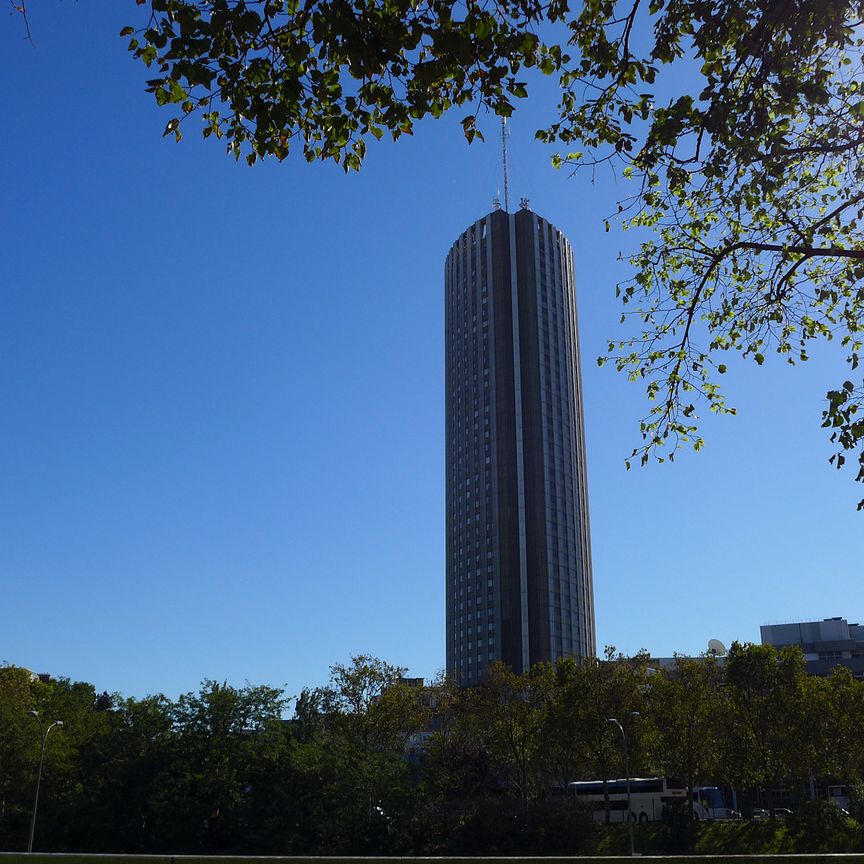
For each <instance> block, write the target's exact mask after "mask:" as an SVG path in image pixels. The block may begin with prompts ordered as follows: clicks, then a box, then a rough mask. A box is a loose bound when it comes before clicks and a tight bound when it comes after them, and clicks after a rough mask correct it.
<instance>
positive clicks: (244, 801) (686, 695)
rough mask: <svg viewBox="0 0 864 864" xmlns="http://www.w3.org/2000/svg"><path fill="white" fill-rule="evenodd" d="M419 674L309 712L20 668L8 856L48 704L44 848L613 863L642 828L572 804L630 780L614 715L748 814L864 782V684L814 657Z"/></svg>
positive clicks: (3, 836) (3, 831) (633, 746)
mask: <svg viewBox="0 0 864 864" xmlns="http://www.w3.org/2000/svg"><path fill="white" fill-rule="evenodd" d="M402 671H403V670H401V669H400V668H399V667H397V666H391V665H390V664H387V663H384V662H383V661H381V660H378V659H377V658H374V657H369V656H367V655H361V656H357V657H353V658H351V660H350V662H348V663H346V664H337V665H335V666H333V667H332V669H331V677H330V682H329V684H328V685H326V686H325V687H320V688H316V689H314V690H305V691H304V692H303V693H302V694H301V695H300V696H299V697H297V699H296V700H292V699H289V698H288V697H287V696H286V695H285V694H284V693H283V692H282V690H280V689H279V688H273V687H268V686H265V685H252V684H246V685H244V686H243V687H239V688H238V687H232V686H231V685H229V684H227V683H219V682H216V681H204V682H203V683H202V685H201V687H200V688H199V690H198V691H197V692H191V693H184V694H182V695H180V696H179V697H178V698H177V699H169V698H167V697H165V696H162V695H155V696H148V697H145V698H142V699H134V698H123V697H121V696H120V695H119V694H114V695H109V694H107V693H102V694H98V693H97V692H96V690H95V688H94V687H93V686H92V685H90V684H86V683H82V682H71V681H68V680H66V679H60V680H53V679H50V678H48V677H47V676H43V679H44V680H43V679H40V677H37V676H36V675H33V674H32V673H30V672H28V671H26V670H24V669H20V668H16V667H13V666H5V665H0V844H2V846H3V848H5V849H13V850H14V849H22V848H25V846H26V842H27V836H28V831H29V822H30V813H31V807H32V804H33V791H34V784H35V778H36V772H37V770H38V765H39V756H40V734H41V730H40V727H39V724H38V723H37V722H36V720H35V719H34V718H33V717H32V716H31V715H30V714H29V712H30V711H31V710H34V709H35V710H38V711H39V713H40V716H41V717H42V718H43V720H45V721H48V722H53V721H54V720H62V721H63V726H62V727H58V728H57V729H56V730H55V731H53V732H52V733H51V735H49V736H48V738H47V740H46V754H45V763H44V765H43V777H42V793H41V796H40V801H39V818H38V823H37V828H36V837H35V847H34V848H35V849H36V850H37V851H40V852H46V851H66V852H74V851H78V852H109V851H113V852H118V851H124V852H139V853H160V852H163V853H164V852H170V853H171V854H173V853H175V852H183V853H198V854H200V853H210V854H213V853H221V854H265V855H266V854H281V855H286V854H291V855H301V856H302V855H306V856H308V855H340V854H341V855H344V854H355V855H356V854H361V855H373V856H375V855H377V856H380V855H409V854H410V855H465V854H487V855H488V854H493V855H495V854H509V855H525V854H535V855H537V854H576V853H578V854H596V853H597V849H598V844H601V843H603V842H604V841H603V837H604V836H606V837H607V839H611V838H613V837H614V836H616V835H615V834H614V829H616V828H624V826H623V825H613V826H611V831H610V833H606V834H604V833H603V832H601V831H599V825H598V822H599V821H600V820H599V818H598V816H599V817H600V818H602V814H601V813H598V814H592V812H591V810H590V809H588V808H586V806H585V802H584V801H580V800H578V799H577V798H576V797H575V796H572V795H567V794H565V792H566V790H567V788H568V784H569V783H570V782H572V781H574V780H577V779H582V780H585V779H590V778H596V779H604V780H607V779H610V780H611V779H614V778H616V777H623V776H625V770H626V769H625V762H624V759H623V751H622V741H621V738H620V736H619V733H618V730H617V729H616V728H615V727H614V725H612V724H610V722H609V718H612V717H615V718H619V719H620V721H621V722H622V724H623V726H624V728H625V730H626V733H627V737H628V742H629V765H628V767H629V768H630V771H631V774H632V776H641V777H650V776H670V777H676V776H677V777H679V778H680V779H681V780H683V781H685V782H686V783H687V784H688V785H690V786H691V787H692V786H693V785H694V784H702V783H709V784H714V783H718V782H725V783H727V784H728V785H730V786H733V787H734V788H735V789H736V790H737V792H738V796H739V803H740V806H741V807H742V808H743V809H745V810H746V808H747V807H750V806H752V805H754V804H757V803H758V804H760V806H761V803H762V802H766V801H770V798H771V795H772V792H773V790H775V789H777V788H780V787H781V786H782V787H785V788H788V789H789V790H790V792H791V793H792V802H793V803H792V805H791V806H793V808H794V809H795V810H796V813H797V812H799V810H800V811H806V810H807V807H808V806H810V804H813V803H817V802H809V803H808V802H806V799H807V797H808V795H809V791H810V788H811V778H812V779H813V780H815V782H816V783H817V785H818V787H819V789H820V790H821V793H822V795H823V798H824V795H825V793H826V787H827V786H828V785H830V784H836V783H838V782H843V783H850V784H851V783H855V782H860V781H861V780H862V779H864V747H862V743H861V735H860V732H859V729H860V717H861V711H862V707H864V682H861V681H857V680H855V679H854V678H853V677H852V675H851V674H850V672H849V670H848V669H846V668H838V669H836V670H835V672H834V674H833V675H832V677H830V678H815V677H811V676H808V675H806V674H805V673H804V658H803V655H802V654H801V651H800V650H799V649H797V648H795V649H790V650H786V649H784V650H783V651H781V652H779V653H778V652H777V651H776V650H775V649H774V648H771V647H770V646H763V645H739V644H737V643H735V644H734V645H733V646H732V648H731V650H730V652H729V655H728V657H727V658H726V662H725V665H723V664H722V663H721V662H719V661H715V660H714V659H712V658H693V659H688V658H678V660H677V663H676V664H675V667H674V668H661V669H656V670H655V669H652V668H651V667H650V666H649V665H648V657H647V656H646V655H637V656H636V657H624V656H622V655H620V654H617V653H615V652H614V651H612V650H609V651H607V654H606V658H605V659H604V660H588V661H585V662H577V661H576V660H575V659H574V658H562V659H561V660H559V661H558V663H557V664H556V665H555V666H550V665H549V664H542V663H541V664H538V665H536V666H535V667H533V668H532V669H531V670H529V671H528V672H525V673H524V674H521V675H517V674H515V673H513V672H512V671H510V670H508V669H507V668H506V667H504V666H502V665H500V664H498V665H496V666H495V667H494V668H493V669H492V670H491V674H490V677H489V679H488V680H487V681H485V682H484V683H483V684H481V685H478V686H477V687H474V688H464V689H459V688H457V687H456V686H455V685H454V683H453V682H452V681H448V680H439V681H437V682H434V683H433V684H431V685H429V686H424V685H423V684H422V683H421V682H419V681H417V680H416V679H414V680H411V679H407V680H406V679H404V678H402V676H401V672H402ZM289 705H292V706H293V717H291V718H290V719H287V718H286V716H285V714H286V712H287V709H288V707H289ZM637 711H638V712H639V715H638V716H637V715H636V714H634V712H637ZM607 790H608V786H607ZM682 803H683V802H682ZM821 803H823V804H824V803H827V802H825V801H824V800H823V802H821ZM608 804H609V801H608V799H607V806H606V807H605V808H604V809H606V812H607V815H608V813H609V812H610V811H609V809H608ZM831 806H833V805H831ZM673 811H674V808H673ZM837 812H838V814H839V811H837ZM668 815H669V816H676V817H677V816H680V817H686V812H685V808H683V807H682V808H681V809H680V811H675V812H673V813H670V814H668ZM817 815H818V814H817ZM822 815H824V814H822ZM840 822H841V825H840V828H841V829H843V826H844V825H845V822H844V820H842V819H841V820H840ZM676 824H678V823H677V822H676V820H675V819H673V821H672V822H671V823H670V824H669V825H667V826H666V828H665V829H664V831H665V832H666V833H662V832H661V834H659V835H657V837H658V842H660V844H661V847H660V848H661V849H662V848H673V846H674V844H676V843H678V842H679V841H680V840H681V839H682V838H681V837H678V835H677V834H676V827H675V826H676ZM679 827H680V826H679ZM730 827H731V826H730ZM847 827H848V829H849V830H848V832H847V833H846V834H844V833H843V830H841V831H840V833H839V834H837V836H834V837H830V836H829V837H827V838H826V840H825V844H826V845H825V848H826V849H830V850H832V851H835V852H836V851H840V848H847V847H846V846H843V845H842V844H843V843H852V844H854V843H859V844H860V842H861V840H860V839H858V840H855V838H856V837H858V838H860V837H861V835H860V830H861V829H860V827H859V826H857V824H856V823H850V824H849V825H848V826H847ZM805 829H806V830H805ZM844 830H845V829H844ZM856 832H857V833H856ZM625 836H626V832H625V834H620V839H621V840H624V839H625ZM686 836H687V837H690V836H691V835H690V834H687V835H686ZM747 836H748V832H746V831H745V832H742V838H743V841H744V842H747V840H746V838H747ZM844 836H845V838H846V839H845V840H844V839H843V837H844ZM676 837H677V839H676ZM693 837H695V835H692V837H691V839H693ZM838 837H839V838H840V839H839V840H838ZM664 838H665V839H664ZM787 839H789V840H790V841H791V842H792V843H793V846H792V847H791V848H794V849H795V850H796V851H815V850H816V848H817V846H818V844H817V842H816V840H815V839H814V835H813V834H812V833H811V832H810V831H809V828H807V827H806V825H805V827H804V828H802V831H801V833H800V836H799V835H796V836H794V837H790V838H787ZM841 841H842V843H841ZM625 842H626V841H625ZM688 842H689V841H688ZM722 842H723V843H728V842H730V837H729V836H726V837H725V839H724V840H723V841H722ZM838 843H841V846H838ZM670 844H673V845H670ZM832 844H833V845H832ZM674 848H679V847H677V846H674ZM851 848H860V846H859V847H855V846H854V845H853V846H851V847H850V849H851ZM605 851H606V852H607V853H608V852H609V848H608V847H607V848H606V849H605ZM701 851H703V852H704V851H707V850H705V849H702V850H701ZM738 851H754V850H753V849H750V848H743V849H739V850H738Z"/></svg>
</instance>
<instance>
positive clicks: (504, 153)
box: [501, 117, 510, 212]
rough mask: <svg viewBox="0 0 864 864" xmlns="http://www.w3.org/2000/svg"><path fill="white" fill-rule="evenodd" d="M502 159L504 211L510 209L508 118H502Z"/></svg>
mask: <svg viewBox="0 0 864 864" xmlns="http://www.w3.org/2000/svg"><path fill="white" fill-rule="evenodd" d="M501 157H502V160H503V162H504V211H505V212H507V211H508V210H509V209H510V199H509V194H508V186H507V118H506V117H502V118H501Z"/></svg>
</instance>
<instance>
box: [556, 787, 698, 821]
mask: <svg viewBox="0 0 864 864" xmlns="http://www.w3.org/2000/svg"><path fill="white" fill-rule="evenodd" d="M568 788H569V790H570V794H571V795H574V796H575V798H576V800H577V801H580V802H582V804H584V805H585V806H586V807H587V808H589V809H590V810H592V811H593V814H594V821H595V822H604V821H605V820H606V798H605V796H604V794H603V781H602V780H577V781H575V782H574V783H571V784H570V785H569V787H568ZM606 791H607V792H608V793H609V818H610V819H611V820H612V821H613V822H624V821H625V820H626V819H627V817H628V811H627V780H624V779H618V780H608V781H606ZM686 805H687V787H686V786H685V785H684V784H683V783H678V782H677V781H676V780H668V779H666V778H664V777H631V778H630V811H629V817H630V819H631V821H633V822H636V821H639V822H659V821H660V820H661V819H663V818H665V817H666V816H667V815H668V814H670V813H672V812H674V811H675V810H677V809H678V808H682V807H685V806H686Z"/></svg>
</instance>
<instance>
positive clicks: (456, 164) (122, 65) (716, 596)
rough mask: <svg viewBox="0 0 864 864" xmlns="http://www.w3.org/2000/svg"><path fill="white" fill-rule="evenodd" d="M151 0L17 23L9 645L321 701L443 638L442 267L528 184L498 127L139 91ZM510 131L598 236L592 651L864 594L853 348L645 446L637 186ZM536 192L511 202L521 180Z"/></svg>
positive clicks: (583, 280)
mask: <svg viewBox="0 0 864 864" xmlns="http://www.w3.org/2000/svg"><path fill="white" fill-rule="evenodd" d="M140 14H141V12H140V10H138V9H136V7H135V5H134V3H132V2H129V3H128V4H123V3H116V2H111V3H108V2H104V0H103V2H78V3H69V2H66V3H47V4H39V6H38V7H34V8H32V9H31V12H30V15H31V26H32V28H33V32H34V38H35V47H34V46H32V45H30V44H29V43H27V42H25V41H24V40H23V30H22V28H21V26H20V21H18V20H17V18H16V17H15V16H13V15H9V16H3V19H2V21H0V51H2V56H3V57H4V64H5V71H4V74H3V75H2V76H0V90H2V104H3V105H4V109H5V118H4V120H5V122H4V126H5V129H6V135H5V137H4V141H3V145H2V146H3V150H4V153H3V158H2V160H0V190H2V192H0V202H2V207H0V223H2V224H0V229H2V230H0V253H2V254H0V406H2V415H0V416H2V422H0V589H2V596H3V601H2V603H0V662H2V661H6V662H10V663H15V664H20V665H24V666H28V667H30V668H32V669H35V670H38V671H47V672H51V673H53V674H55V675H64V676H68V677H71V678H73V679H82V680H87V681H91V682H93V683H94V684H95V685H96V687H97V688H99V689H100V690H103V689H105V690H109V691H121V692H123V693H126V694H129V695H143V694H145V693H151V692H157V691H160V692H165V693H167V694H168V695H172V696H175V695H177V694H178V693H180V692H184V691H187V690H191V689H195V688H196V687H197V686H198V683H199V682H200V681H201V680H202V679H203V678H205V677H209V678H216V679H219V680H228V681H230V682H232V683H235V684H242V683H243V682H244V681H246V680H249V681H252V682H256V683H265V682H266V683H270V684H274V685H285V686H286V687H287V690H288V692H289V693H295V694H296V693H297V692H299V690H300V688H301V687H303V686H304V685H316V684H320V683H323V682H324V681H326V679H327V674H328V667H329V666H330V665H331V664H333V663H335V662H339V661H345V660H347V659H348V657H349V656H350V655H352V654H357V653H372V654H376V655H378V656H381V657H384V658H385V659H387V660H389V661H391V662H394V663H398V664H401V665H404V666H407V667H408V668H409V669H410V672H411V673H412V674H415V675H423V676H426V677H431V676H432V675H434V674H435V673H436V672H437V671H438V670H439V669H440V668H441V667H442V666H443V663H444V560H443V542H444V520H443V511H444V447H443V443H444V442H443V430H444V417H443V284H442V283H443V263H444V258H445V255H446V253H447V250H448V248H449V247H450V245H451V244H452V242H453V241H454V240H455V239H456V237H457V236H458V235H459V233H460V232H461V231H462V230H463V229H464V228H465V227H466V226H467V225H469V224H470V223H471V222H473V221H474V220H475V219H477V218H479V217H480V216H482V215H483V214H484V213H485V212H487V211H488V210H489V209H490V202H491V199H492V196H493V195H494V194H495V192H496V191H497V190H498V189H499V188H500V186H501V169H500V152H499V147H498V145H497V142H496V139H495V131H496V123H495V121H494V120H493V119H491V118H490V119H488V120H487V121H486V122H485V128H486V130H487V132H488V133H489V135H490V143H489V144H486V145H482V144H480V145H477V144H475V145H472V146H470V147H469V146H468V145H466V144H465V143H464V140H463V139H462V138H461V133H460V130H459V128H458V119H459V118H458V116H453V117H451V118H445V119H444V120H442V121H439V122H434V121H430V122H428V123H424V124H421V126H420V127H419V128H418V130H417V132H416V134H415V136H414V137H413V138H410V139H403V140H401V141H399V142H398V143H396V144H392V143H387V142H381V143H379V144H374V142H373V145H370V152H369V155H368V157H367V160H366V163H365V166H364V168H363V170H362V171H361V172H360V173H359V174H352V175H348V176H346V175H345V174H343V172H342V171H341V169H339V168H338V167H336V166H335V165H330V164H327V165H311V166H310V165H307V164H306V163H305V161H303V159H302V158H301V157H300V156H299V154H298V156H297V158H289V159H288V160H287V161H286V162H284V163H283V164H281V165H279V164H277V163H275V162H274V163H272V164H271V163H268V164H265V165H263V166H258V167H256V168H254V169H250V168H247V167H246V166H245V165H243V164H235V163H234V162H233V160H231V159H229V158H227V157H226V156H225V154H224V152H223V150H222V148H221V145H219V144H217V143H215V142H213V141H207V142H205V141H202V140H201V139H200V138H199V137H198V135H197V134H196V133H195V131H194V130H192V131H190V132H187V134H186V137H185V139H184V141H183V142H182V143H181V144H179V145H178V144H175V143H173V141H170V140H168V139H163V138H161V137H160V136H161V131H162V129H163V128H164V125H165V123H166V122H167V119H168V116H167V115H166V114H165V113H164V112H163V111H161V110H160V109H157V108H156V106H155V104H153V102H152V99H151V97H150V96H149V95H148V94H146V93H144V79H145V77H146V72H145V70H144V69H143V67H142V68H138V66H137V65H136V64H135V63H134V62H133V61H132V60H131V59H130V57H129V55H128V54H127V52H126V48H125V40H123V39H120V38H119V37H118V35H117V34H118V31H119V30H120V28H121V27H122V26H123V25H125V24H128V23H134V22H135V20H136V15H139V16H140ZM535 89H536V95H533V96H532V98H531V99H529V101H528V102H527V103H526V104H525V105H524V106H520V109H519V111H517V114H516V116H515V118H514V122H513V123H512V125H511V152H512V171H511V188H512V190H513V196H514V197H515V198H518V196H520V195H525V196H527V197H529V199H530V201H531V206H532V208H533V209H535V210H536V211H537V212H538V213H540V214H542V215H543V216H545V217H546V218H548V219H549V220H550V221H552V222H553V223H554V224H556V225H557V226H558V227H559V228H561V229H562V230H563V231H564V232H565V233H566V234H567V235H568V237H569V238H570V240H571V242H572V244H573V246H574V250H575V255H576V272H577V279H578V290H579V297H578V302H579V313H580V326H581V341H582V357H583V380H584V388H585V410H586V422H587V454H588V468H589V482H590V501H591V522H592V542H593V558H594V585H595V604H596V617H597V637H598V645H604V644H614V645H616V646H618V648H619V649H621V650H624V651H627V652H633V651H636V650H638V649H640V648H646V649H648V650H650V651H651V652H652V653H654V654H657V655H669V654H671V653H672V652H673V651H680V652H699V651H702V650H704V648H705V647H706V645H707V641H708V639H709V638H711V637H716V638H719V639H721V640H723V641H727V642H729V641H732V640H733V639H740V640H745V641H748V640H749V641H758V639H759V625H760V624H762V623H768V622H777V621H784V620H798V619H807V618H815V617H827V616H831V615H844V616H847V617H849V618H851V619H853V620H859V619H860V618H862V617H864V588H862V580H861V573H860V561H861V560H862V552H864V542H862V541H864V530H862V526H864V521H862V520H864V516H862V514H856V512H855V502H857V500H858V499H859V498H860V497H861V494H862V490H861V489H860V487H859V488H856V485H855V484H853V483H852V482H851V476H850V474H849V473H848V472H840V473H838V472H835V471H833V470H832V469H831V468H830V466H828V465H827V458H828V456H829V455H830V452H831V451H830V446H829V444H828V442H827V438H826V436H825V434H824V432H823V430H821V429H820V428H819V423H820V411H821V407H822V399H823V396H824V393H825V391H826V390H827V389H828V388H829V387H832V386H836V385H837V384H838V383H839V382H841V381H842V380H843V378H844V377H846V368H845V365H844V364H843V362H842V352H841V350H840V349H839V348H834V347H830V348H829V349H828V350H822V351H818V352H814V353H816V357H815V359H814V360H813V361H812V362H811V363H808V364H805V365H804V366H801V367H796V368H795V369H789V368H788V367H786V366H785V365H784V364H783V363H782V362H778V358H775V357H770V358H769V360H770V361H771V362H769V363H766V365H765V366H763V367H761V368H760V367H756V366H754V365H752V364H749V363H740V362H734V361H731V362H730V364H729V365H730V373H729V375H728V376H727V378H728V382H727V387H728V394H729V401H730V403H731V404H733V405H735V406H736V407H737V408H738V411H739V416H738V417H736V418H725V419H715V418H710V419H706V420H705V422H704V427H703V431H704V434H705V437H706V439H707V446H706V450H705V451H704V452H703V453H701V454H698V455H694V454H690V453H687V454H684V453H682V454H681V455H680V457H679V458H678V459H676V462H675V464H674V465H673V466H668V465H664V466H654V467H651V468H649V469H643V470H632V471H630V472H626V471H625V469H624V457H625V456H626V455H627V454H628V453H629V451H630V450H631V449H632V447H633V446H634V444H635V443H636V442H637V437H638V420H639V418H640V416H641V415H642V413H643V411H644V407H645V406H644V403H643V397H642V392H641V390H640V388H639V387H637V386H634V385H631V384H628V383H627V382H626V381H625V380H623V379H621V378H620V377H618V376H616V374H615V373H614V371H613V370H611V369H610V368H608V367H604V368H602V369H600V368H598V366H597V364H596V362H595V359H596V357H597V355H598V354H600V353H601V352H602V351H603V349H604V346H605V343H606V340H607V338H608V337H610V336H612V337H614V336H615V335H616V334H618V333H620V332H621V328H620V326H619V325H618V323H617V322H618V317H619V314H620V309H619V307H618V306H617V304H616V301H615V299H614V285H615V283H616V281H618V280H620V279H623V278H625V277H626V273H627V270H626V265H625V264H622V263H620V262H619V261H617V257H618V253H619V252H621V251H626V250H627V248H629V247H628V244H631V243H632V242H633V241H634V240H635V239H636V238H635V237H631V236H630V235H625V234H623V233H622V232H620V231H618V230H616V229H615V228H613V230H612V231H611V232H610V233H608V234H607V233H605V232H604V229H603V225H602V217H603V216H605V215H608V214H609V213H611V212H613V211H614V202H615V201H616V200H617V197H619V196H620V195H622V194H623V192H624V191H625V189H626V187H625V186H624V185H623V184H622V183H621V181H617V182H616V181H615V179H614V178H613V177H611V175H608V174H602V173H601V174H597V175H596V177H595V178H593V182H592V178H590V177H589V176H588V175H587V174H586V175H584V176H579V177H576V178H571V177H568V176H567V174H566V173H564V172H561V171H555V170H554V169H552V168H551V167H550V164H549V155H550V153H551V151H550V150H548V149H546V148H543V147H542V146H540V145H538V144H536V143H535V142H534V141H533V130H534V129H535V128H536V127H537V126H538V125H540V124H541V123H542V122H543V119H544V118H547V117H550V116H551V111H552V109H553V108H554V95H555V94H554V87H552V86H550V84H549V83H548V82H543V83H542V84H541V86H540V87H539V88H535ZM511 207H512V205H511Z"/></svg>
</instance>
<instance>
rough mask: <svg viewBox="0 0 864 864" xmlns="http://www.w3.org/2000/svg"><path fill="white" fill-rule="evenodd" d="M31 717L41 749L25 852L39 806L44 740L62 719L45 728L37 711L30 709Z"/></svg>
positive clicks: (28, 847) (29, 841) (31, 843)
mask: <svg viewBox="0 0 864 864" xmlns="http://www.w3.org/2000/svg"><path fill="white" fill-rule="evenodd" d="M30 716H31V717H35V718H36V720H37V722H38V723H39V731H40V732H41V737H42V749H41V752H40V753H39V773H38V774H37V775H36V795H35V797H34V799H33V815H32V816H31V817H30V839H29V840H28V841H27V852H28V853H29V852H32V851H33V835H34V834H35V833H36V808H37V807H38V806H39V786H40V785H41V784H42V768H43V766H44V765H45V742H46V741H47V740H48V733H49V732H50V731H51V730H52V729H53V728H54V727H55V726H61V727H62V726H63V721H62V720H55V721H54V722H53V723H52V724H51V725H50V726H49V727H48V728H47V729H45V728H44V726H43V724H42V718H41V717H40V716H39V712H38V711H31V712H30Z"/></svg>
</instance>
